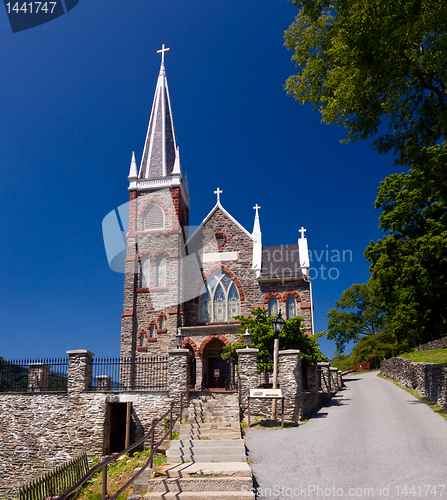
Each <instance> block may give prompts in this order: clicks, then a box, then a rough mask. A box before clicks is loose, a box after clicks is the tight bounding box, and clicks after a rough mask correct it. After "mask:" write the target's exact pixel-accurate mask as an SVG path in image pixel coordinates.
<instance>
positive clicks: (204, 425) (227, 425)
mask: <svg viewBox="0 0 447 500" xmlns="http://www.w3.org/2000/svg"><path fill="white" fill-rule="evenodd" d="M180 428H181V429H197V428H200V429H236V430H240V428H241V424H240V423H239V422H188V423H187V424H181V426H179V429H180Z"/></svg>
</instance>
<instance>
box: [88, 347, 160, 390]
mask: <svg viewBox="0 0 447 500" xmlns="http://www.w3.org/2000/svg"><path fill="white" fill-rule="evenodd" d="M168 367H169V359H168V356H141V357H138V358H94V359H93V362H92V384H91V386H90V389H89V390H91V391H144V390H146V391H147V390H162V391H163V390H167V389H168Z"/></svg>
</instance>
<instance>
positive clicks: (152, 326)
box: [150, 325, 155, 338]
mask: <svg viewBox="0 0 447 500" xmlns="http://www.w3.org/2000/svg"><path fill="white" fill-rule="evenodd" d="M150 333H151V337H152V338H154V337H155V325H151V332H150Z"/></svg>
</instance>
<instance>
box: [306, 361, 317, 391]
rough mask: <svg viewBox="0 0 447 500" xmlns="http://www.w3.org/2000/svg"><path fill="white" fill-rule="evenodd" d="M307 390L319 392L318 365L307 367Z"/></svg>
mask: <svg viewBox="0 0 447 500" xmlns="http://www.w3.org/2000/svg"><path fill="white" fill-rule="evenodd" d="M307 390H308V392H318V366H317V364H316V363H314V364H313V365H307Z"/></svg>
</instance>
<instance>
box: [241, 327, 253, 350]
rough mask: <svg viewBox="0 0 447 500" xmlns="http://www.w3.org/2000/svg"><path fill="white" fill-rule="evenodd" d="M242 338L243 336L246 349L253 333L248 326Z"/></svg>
mask: <svg viewBox="0 0 447 500" xmlns="http://www.w3.org/2000/svg"><path fill="white" fill-rule="evenodd" d="M243 338H244V344H245V347H246V349H248V348H249V347H250V344H251V339H252V338H253V335H252V334H251V333H250V332H249V331H248V328H246V329H245V332H244V335H243Z"/></svg>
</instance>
